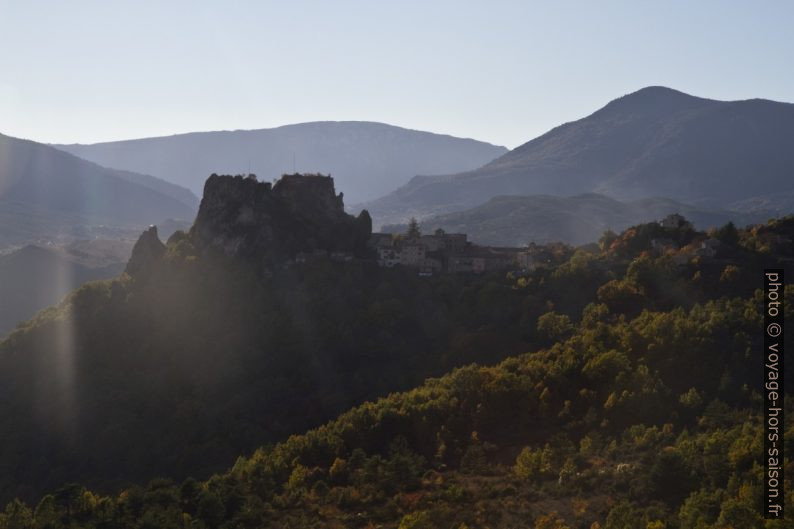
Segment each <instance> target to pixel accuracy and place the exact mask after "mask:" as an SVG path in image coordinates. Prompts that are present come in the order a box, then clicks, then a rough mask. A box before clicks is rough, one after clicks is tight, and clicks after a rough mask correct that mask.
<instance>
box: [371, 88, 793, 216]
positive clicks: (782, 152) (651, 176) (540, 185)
mask: <svg viewBox="0 0 794 529" xmlns="http://www.w3.org/2000/svg"><path fill="white" fill-rule="evenodd" d="M792 176H794V105H792V104H789V103H778V102H774V101H766V100H760V99H753V100H747V101H714V100H709V99H702V98H698V97H693V96H690V95H687V94H684V93H681V92H678V91H675V90H671V89H669V88H663V87H648V88H644V89H642V90H639V91H637V92H634V93H632V94H629V95H626V96H624V97H621V98H619V99H616V100H614V101H612V102H611V103H609V104H608V105H606V106H605V107H604V108H602V109H600V110H598V111H597V112H595V113H593V114H591V115H590V116H587V117H586V118H583V119H581V120H578V121H574V122H571V123H566V124H564V125H561V126H559V127H557V128H555V129H552V130H551V131H549V132H547V133H546V134H544V135H542V136H540V137H538V138H536V139H534V140H532V141H529V142H527V143H525V144H524V145H521V146H520V147H517V148H516V149H514V150H512V151H510V152H509V153H507V154H505V155H504V156H502V157H500V158H498V159H496V160H494V161H492V162H491V163H488V164H486V165H484V166H483V167H481V168H479V169H477V170H474V171H469V172H466V173H459V174H454V175H448V176H438V177H416V178H414V179H413V180H412V181H411V182H410V183H409V184H407V185H406V186H404V187H402V188H401V189H399V190H397V191H395V192H394V193H392V194H390V195H388V196H386V197H383V198H381V199H379V200H377V201H375V202H373V203H372V204H369V205H368V208H369V209H370V211H371V212H372V213H373V217H374V219H375V222H376V223H379V222H388V221H393V220H396V219H397V218H399V216H400V215H402V216H403V217H405V216H407V215H411V214H413V215H421V216H427V215H428V214H434V213H436V214H438V213H445V212H449V211H454V210H458V209H463V208H466V207H471V206H474V205H477V204H481V203H483V202H484V201H486V200H488V199H489V198H491V197H494V196H498V195H519V194H521V195H526V194H556V195H571V194H578V193H588V192H598V193H604V194H607V195H610V196H613V197H616V198H624V199H637V198H644V197H650V196H663V197H669V198H672V199H675V200H680V201H684V202H688V203H692V204H705V205H709V206H710V207H720V208H724V207H726V206H727V205H729V204H731V203H733V202H736V201H741V200H746V199H748V198H751V197H755V196H759V195H766V194H770V193H780V192H781V191H789V192H790V191H791V190H792V186H794V179H793V178H792ZM792 205H793V204H792V203H787V204H783V205H782V206H783V207H784V208H790V207H791V206H792Z"/></svg>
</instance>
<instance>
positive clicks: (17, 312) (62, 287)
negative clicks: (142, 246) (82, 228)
mask: <svg viewBox="0 0 794 529" xmlns="http://www.w3.org/2000/svg"><path fill="white" fill-rule="evenodd" d="M131 249H132V245H131V243H125V242H123V241H83V242H81V243H78V244H74V245H71V246H69V247H66V248H42V247H39V246H32V245H31V246H25V247H24V248H20V249H19V250H16V251H14V252H12V253H8V254H5V255H0V300H2V303H0V336H3V335H5V334H6V333H7V332H8V331H10V330H11V329H13V328H14V326H15V325H16V324H17V323H20V322H22V321H24V320H27V319H30V318H31V317H32V316H33V315H34V314H35V313H36V312H37V311H39V310H41V309H43V308H45V307H48V306H50V305H53V304H55V303H58V302H60V301H61V300H62V299H63V297H64V296H65V295H66V294H68V293H69V292H71V291H72V290H74V289H75V288H77V287H78V286H80V285H81V284H83V283H85V282H86V281H92V280H95V279H107V278H110V277H115V276H117V275H118V274H120V273H121V272H122V271H123V270H124V265H125V263H126V258H127V256H128V252H129V251H130V250H131Z"/></svg>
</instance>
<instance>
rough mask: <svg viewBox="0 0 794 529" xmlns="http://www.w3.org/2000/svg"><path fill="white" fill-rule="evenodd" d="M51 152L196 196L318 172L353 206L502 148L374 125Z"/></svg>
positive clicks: (327, 125) (309, 126) (324, 125)
mask: <svg viewBox="0 0 794 529" xmlns="http://www.w3.org/2000/svg"><path fill="white" fill-rule="evenodd" d="M53 146H54V147H56V148H58V149H62V150H64V151H67V152H71V153H72V154H75V155H77V156H81V157H83V158H86V159H90V160H92V161H95V162H97V163H100V164H101V165H104V166H108V167H114V168H118V169H127V170H133V171H137V172H141V173H145V174H151V175H154V176H158V177H160V178H164V179H166V180H168V181H171V182H174V183H177V184H180V185H183V186H186V187H188V188H190V189H191V190H192V191H193V192H195V193H200V192H201V185H202V184H203V181H200V180H199V179H198V178H199V176H201V177H202V178H203V175H207V174H211V173H218V174H227V173H249V172H252V173H256V174H257V175H259V176H260V178H262V179H264V180H271V179H274V178H277V177H279V176H281V175H282V174H285V173H291V172H296V171H298V172H302V173H324V174H331V175H332V176H333V177H334V178H336V180H337V188H339V189H340V190H341V191H343V192H344V193H345V196H347V197H348V200H347V202H348V203H351V204H352V203H356V202H361V201H364V200H369V199H372V198H375V197H377V196H380V195H382V194H384V193H387V192H388V191H391V190H392V189H395V188H397V187H399V186H400V185H401V184H403V183H405V182H407V181H408V179H409V178H411V177H412V176H414V175H416V174H443V173H446V172H450V168H454V169H453V171H459V170H465V169H470V168H474V167H478V166H480V165H482V164H483V163H486V162H488V161H490V160H491V159H493V158H495V157H497V156H499V155H501V154H504V152H506V151H507V149H506V148H505V147H501V146H497V145H492V144H490V143H486V142H482V141H478V140H475V139H471V138H458V137H455V136H452V135H448V134H437V133H433V132H426V131H421V130H417V129H409V128H404V127H398V126H394V125H389V124H386V123H379V122H374V121H312V122H306V123H295V124H289V125H282V126H280V127H273V128H265V129H245V130H226V131H201V132H188V133H181V134H174V135H170V136H158V137H152V138H137V139H131V140H122V141H114V142H103V143H95V144H88V145H82V144H54V145H53Z"/></svg>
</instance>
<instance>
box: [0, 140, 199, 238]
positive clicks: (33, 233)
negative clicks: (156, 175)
mask: <svg viewBox="0 0 794 529" xmlns="http://www.w3.org/2000/svg"><path fill="white" fill-rule="evenodd" d="M0 154H2V156H0V216H2V217H3V224H2V229H0V246H6V245H10V246H13V245H19V244H25V243H27V242H30V241H32V240H36V239H37V238H47V237H49V238H56V237H58V236H60V235H64V234H66V235H68V236H70V237H76V238H80V237H79V235H80V233H83V232H86V230H89V231H90V230H91V229H95V228H99V227H102V228H103V229H104V228H107V227H113V228H124V227H134V228H136V229H137V228H139V227H141V226H145V225H148V224H151V223H155V222H159V221H161V220H163V219H166V218H174V217H176V218H190V217H192V216H193V214H194V209H193V208H194V206H192V205H190V204H186V203H184V202H182V201H181V200H178V199H177V198H174V197H173V196H171V195H170V194H164V193H163V192H160V191H158V190H157V189H153V188H152V186H155V187H157V186H159V187H160V188H161V189H162V190H166V191H167V192H169V193H177V190H176V186H172V185H171V184H167V183H165V182H157V181H155V180H154V179H153V177H150V176H147V175H133V174H131V173H128V172H126V173H120V172H118V171H115V170H113V169H108V168H106V167H102V166H100V165H98V164H96V163H93V162H89V161H86V160H83V159H81V158H78V157H76V156H74V155H72V154H69V153H66V152H63V151H60V150H57V149H55V148H53V147H50V146H47V145H44V144H41V143H36V142H34V141H31V140H22V139H18V138H14V137H12V136H6V135H2V134H0ZM134 180H137V181H134ZM184 191H186V190H184ZM75 232H76V235H75Z"/></svg>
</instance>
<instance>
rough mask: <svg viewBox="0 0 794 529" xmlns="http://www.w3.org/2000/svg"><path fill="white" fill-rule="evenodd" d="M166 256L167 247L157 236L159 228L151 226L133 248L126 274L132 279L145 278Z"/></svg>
mask: <svg viewBox="0 0 794 529" xmlns="http://www.w3.org/2000/svg"><path fill="white" fill-rule="evenodd" d="M164 254H165V245H164V244H163V243H162V241H160V238H159V237H158V235H157V226H149V228H148V229H147V230H146V231H145V232H143V233H142V234H141V236H140V237H138V241H137V242H136V243H135V246H133V248H132V254H131V255H130V260H129V261H128V262H127V268H126V269H125V272H126V273H127V274H129V275H131V276H132V277H138V276H143V275H145V274H146V270H148V269H149V267H151V266H152V264H153V263H156V262H158V261H159V260H160V259H162V257H163V255H164Z"/></svg>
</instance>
